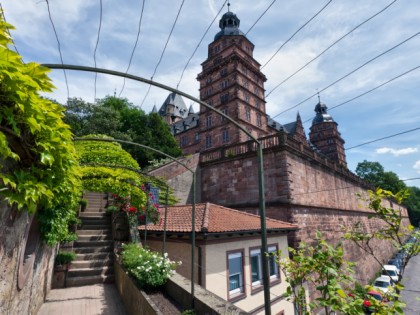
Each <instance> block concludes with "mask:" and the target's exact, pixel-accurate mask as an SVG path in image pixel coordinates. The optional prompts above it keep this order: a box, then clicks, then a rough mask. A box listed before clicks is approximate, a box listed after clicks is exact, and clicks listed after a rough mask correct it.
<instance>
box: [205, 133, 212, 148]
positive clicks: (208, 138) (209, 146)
mask: <svg viewBox="0 0 420 315" xmlns="http://www.w3.org/2000/svg"><path fill="white" fill-rule="evenodd" d="M212 145H213V144H212V140H211V135H207V136H206V149H208V148H211V147H212Z"/></svg>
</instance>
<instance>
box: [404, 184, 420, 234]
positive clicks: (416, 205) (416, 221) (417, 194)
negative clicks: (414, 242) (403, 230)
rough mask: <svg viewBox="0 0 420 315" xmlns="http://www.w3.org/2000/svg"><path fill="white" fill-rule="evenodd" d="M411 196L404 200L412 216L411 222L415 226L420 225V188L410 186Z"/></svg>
mask: <svg viewBox="0 0 420 315" xmlns="http://www.w3.org/2000/svg"><path fill="white" fill-rule="evenodd" d="M408 191H409V192H410V196H408V198H407V199H406V200H405V201H404V205H405V206H407V209H408V215H409V217H410V221H411V224H413V225H414V226H417V227H419V226H420V188H418V187H408Z"/></svg>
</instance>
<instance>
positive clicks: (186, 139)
mask: <svg viewBox="0 0 420 315" xmlns="http://www.w3.org/2000/svg"><path fill="white" fill-rule="evenodd" d="M186 145H188V138H187V136H182V137H181V147H185V146H186Z"/></svg>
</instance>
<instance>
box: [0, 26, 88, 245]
mask: <svg viewBox="0 0 420 315" xmlns="http://www.w3.org/2000/svg"><path fill="white" fill-rule="evenodd" d="M12 28H13V27H12V26H11V25H10V24H7V23H6V22H4V21H3V20H2V19H0V161H1V172H0V188H1V189H0V191H1V196H2V197H3V198H5V199H6V200H7V201H8V202H9V203H10V204H11V205H12V206H16V207H17V208H18V209H19V210H26V211H28V212H30V213H35V212H37V215H38V217H39V219H40V223H41V226H40V228H41V232H42V235H43V237H44V239H45V241H46V242H47V243H48V244H50V245H52V244H54V243H56V242H57V241H60V240H62V239H68V237H69V236H70V233H69V232H68V223H69V222H71V221H72V220H74V219H75V215H76V208H77V202H78V198H79V194H80V187H81V186H80V178H79V173H78V163H77V160H76V152H75V150H74V146H73V143H72V141H71V138H72V134H71V131H70V129H69V127H68V125H66V124H65V123H64V122H63V121H62V118H63V108H62V107H61V106H59V105H57V104H55V103H53V102H51V101H49V100H47V99H45V98H43V97H41V96H40V95H39V93H40V92H51V91H52V89H53V88H54V86H53V85H52V83H51V80H50V79H49V77H48V76H47V72H48V71H49V70H48V69H47V68H44V67H41V66H40V65H39V64H36V63H33V62H29V63H23V61H22V59H21V57H20V56H19V54H17V53H16V52H14V51H12V50H10V49H9V48H8V45H10V44H11V38H10V37H9V35H8V32H7V29H12Z"/></svg>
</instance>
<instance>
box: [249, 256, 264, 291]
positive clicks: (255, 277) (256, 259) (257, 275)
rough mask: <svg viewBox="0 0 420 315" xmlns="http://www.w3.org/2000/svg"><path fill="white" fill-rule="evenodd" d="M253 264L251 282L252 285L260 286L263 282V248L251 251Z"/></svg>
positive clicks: (251, 262)
mask: <svg viewBox="0 0 420 315" xmlns="http://www.w3.org/2000/svg"><path fill="white" fill-rule="evenodd" d="M249 256H250V258H249V259H250V264H251V284H252V286H253V287H254V286H260V285H261V284H262V268H261V265H262V264H261V262H262V259H261V249H259V248H258V249H253V250H251V252H250V255H249Z"/></svg>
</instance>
